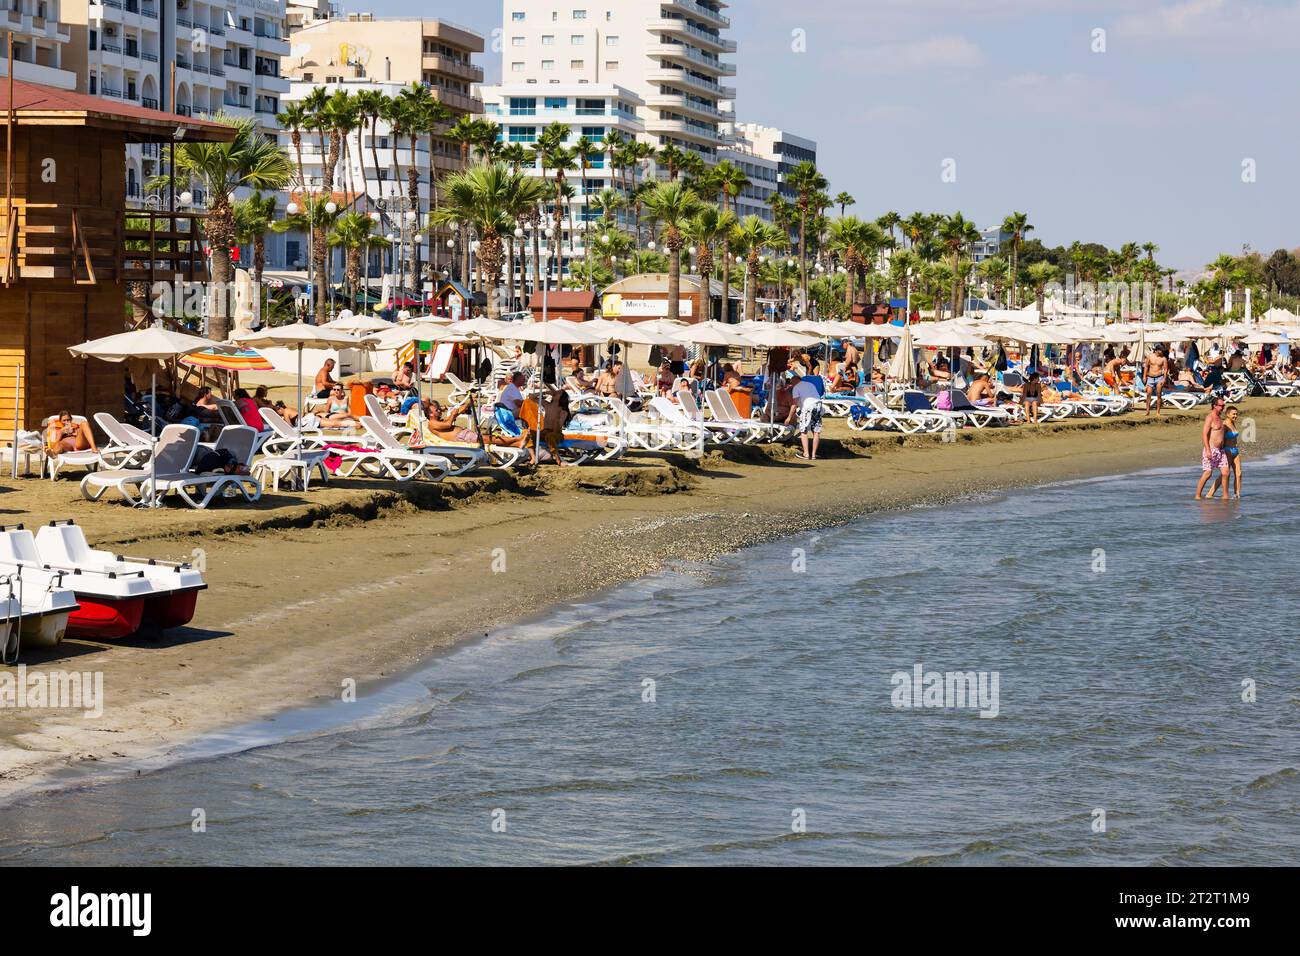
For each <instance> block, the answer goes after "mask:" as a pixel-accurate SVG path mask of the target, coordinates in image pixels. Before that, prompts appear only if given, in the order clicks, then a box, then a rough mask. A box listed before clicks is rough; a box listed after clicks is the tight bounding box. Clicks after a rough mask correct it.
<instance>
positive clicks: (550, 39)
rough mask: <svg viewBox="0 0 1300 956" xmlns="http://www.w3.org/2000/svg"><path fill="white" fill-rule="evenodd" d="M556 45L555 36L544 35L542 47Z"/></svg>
mask: <svg viewBox="0 0 1300 956" xmlns="http://www.w3.org/2000/svg"><path fill="white" fill-rule="evenodd" d="M554 45H555V34H553V33H545V34H543V35H542V46H554Z"/></svg>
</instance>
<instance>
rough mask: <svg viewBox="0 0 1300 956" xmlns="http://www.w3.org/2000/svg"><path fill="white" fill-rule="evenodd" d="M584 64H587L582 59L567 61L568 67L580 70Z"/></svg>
mask: <svg viewBox="0 0 1300 956" xmlns="http://www.w3.org/2000/svg"><path fill="white" fill-rule="evenodd" d="M586 65H587V64H586V63H585V62H584V61H582V60H570V61H569V69H571V70H581V69H583V68H584V67H585V66H586Z"/></svg>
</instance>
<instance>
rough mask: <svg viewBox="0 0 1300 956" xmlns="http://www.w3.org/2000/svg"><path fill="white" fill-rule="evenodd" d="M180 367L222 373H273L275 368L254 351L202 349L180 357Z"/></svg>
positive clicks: (259, 353)
mask: <svg viewBox="0 0 1300 956" xmlns="http://www.w3.org/2000/svg"><path fill="white" fill-rule="evenodd" d="M180 363H181V364H182V365H188V366H190V367H191V368H211V369H218V370H219V371H223V372H273V371H275V366H274V365H272V364H271V363H270V362H268V361H267V360H266V359H265V358H264V357H263V356H262V353H261V352H258V351H257V350H256V349H230V350H218V349H203V350H201V351H198V352H190V353H189V354H187V355H182V356H181V357H180Z"/></svg>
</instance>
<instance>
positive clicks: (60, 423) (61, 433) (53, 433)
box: [45, 412, 99, 455]
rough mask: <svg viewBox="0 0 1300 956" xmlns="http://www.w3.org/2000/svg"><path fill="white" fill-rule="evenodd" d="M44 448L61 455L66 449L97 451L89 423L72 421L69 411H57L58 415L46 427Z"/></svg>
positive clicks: (53, 453) (52, 453)
mask: <svg viewBox="0 0 1300 956" xmlns="http://www.w3.org/2000/svg"><path fill="white" fill-rule="evenodd" d="M45 448H46V450H47V451H48V452H49V453H50V454H51V455H61V454H63V453H64V452H68V451H93V452H98V451H99V449H98V448H97V447H96V446H95V434H94V432H92V431H91V430H90V425H88V424H87V423H86V422H77V421H73V420H72V413H71V412H59V414H58V417H56V418H55V419H54V420H53V421H51V422H50V424H49V425H48V426H47V427H46V429H45Z"/></svg>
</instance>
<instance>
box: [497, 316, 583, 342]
mask: <svg viewBox="0 0 1300 956" xmlns="http://www.w3.org/2000/svg"><path fill="white" fill-rule="evenodd" d="M485 338H490V339H497V340H498V341H507V340H508V341H515V342H540V343H542V344H544V345H602V344H604V342H605V341H606V340H605V339H604V338H603V337H601V336H600V335H597V334H595V333H593V332H587V331H585V330H584V329H583V328H582V327H581V323H576V322H569V321H567V320H565V319H551V320H550V321H547V322H510V323H508V327H507V328H504V329H502V330H500V331H499V332H496V333H494V334H490V335H486V336H485Z"/></svg>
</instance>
